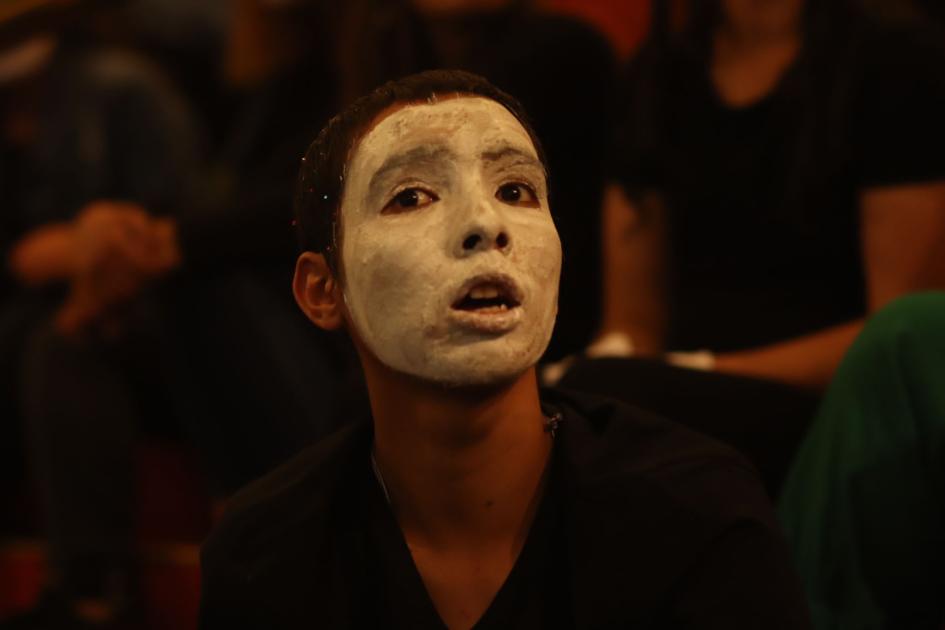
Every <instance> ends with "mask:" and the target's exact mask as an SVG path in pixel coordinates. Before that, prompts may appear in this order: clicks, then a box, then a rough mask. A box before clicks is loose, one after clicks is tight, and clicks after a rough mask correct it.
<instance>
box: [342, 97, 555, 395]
mask: <svg viewBox="0 0 945 630" xmlns="http://www.w3.org/2000/svg"><path fill="white" fill-rule="evenodd" d="M348 173H349V176H348V180H347V183H346V186H345V191H344V197H343V199H342V204H341V218H342V225H341V227H342V256H341V258H342V264H343V266H344V279H345V288H344V293H345V300H346V302H347V304H348V307H349V311H350V313H351V317H352V319H353V321H354V326H355V328H356V330H357V332H358V335H359V336H360V338H361V339H362V340H363V341H364V343H365V344H366V345H367V347H368V348H369V349H370V350H371V352H373V353H374V354H375V355H376V356H377V358H378V359H379V360H380V361H381V362H382V363H384V364H385V365H387V366H388V367H391V368H393V369H395V370H397V371H400V372H404V373H407V374H411V375H414V376H417V377H420V378H422V379H425V380H429V381H435V382H439V383H444V384H450V385H484V384H491V383H499V382H502V381H505V380H509V379H512V378H515V377H516V376H518V375H520V374H522V373H523V372H524V371H525V370H526V369H528V368H529V367H531V366H532V365H534V364H535V363H536V362H537V361H538V358H539V357H540V356H541V354H542V353H543V352H544V350H545V348H546V347H547V345H548V341H549V340H550V338H551V332H552V329H553V327H554V321H555V315H556V314H557V302H558V278H559V275H560V272H561V242H560V241H559V239H558V233H557V231H556V230H555V226H554V223H553V221H552V219H551V214H550V211H549V209H548V193H547V186H546V182H545V175H544V171H543V169H542V167H541V164H540V162H539V160H538V155H537V152H536V151H535V147H534V145H533V144H532V142H531V140H530V138H529V137H528V133H527V132H526V131H525V129H524V128H523V127H522V125H521V124H520V123H519V122H518V120H516V119H515V117H514V116H513V115H512V114H511V113H509V111H508V110H506V109H505V108H504V107H502V106H501V105H499V104H498V103H496V102H494V101H491V100H488V99H485V98H479V97H457V98H450V99H446V100H441V101H439V102H434V103H424V104H417V105H409V106H406V107H404V108H402V109H399V110H397V111H395V112H393V113H392V114H390V115H388V116H387V117H386V118H384V119H382V120H381V121H380V122H379V123H377V125H376V126H375V127H374V128H373V129H372V130H371V131H370V132H369V133H368V134H367V135H366V136H365V137H364V138H363V139H362V140H361V142H360V143H359V145H358V146H357V148H356V150H355V151H354V153H353V155H352V158H351V160H350V162H349V168H348Z"/></svg>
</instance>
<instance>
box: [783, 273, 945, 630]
mask: <svg viewBox="0 0 945 630" xmlns="http://www.w3.org/2000/svg"><path fill="white" fill-rule="evenodd" d="M943 322H945V293H943V292H941V291H929V292H924V293H919V294H913V295H909V296H906V297H902V298H898V299H896V300H893V301H892V302H890V303H889V304H888V305H887V306H885V307H883V308H882V309H881V310H880V311H879V312H878V313H876V314H875V315H874V316H873V317H871V318H870V320H869V321H868V322H867V324H866V326H864V328H863V332H862V333H861V334H860V335H859V336H858V337H857V339H856V340H855V341H854V343H853V345H852V346H851V348H850V350H849V351H848V352H847V354H846V356H845V357H844V359H843V362H842V363H841V364H840V367H839V368H838V369H837V373H836V375H835V376H834V379H833V381H832V382H831V383H830V387H829V388H828V390H827V392H826V393H825V395H824V400H823V404H822V405H821V407H820V409H819V410H818V412H817V415H816V417H815V419H814V422H813V424H812V425H811V428H810V431H809V433H808V435H807V437H806V439H805V440H804V442H803V444H802V445H801V448H800V450H799V451H798V455H797V458H796V459H795V462H794V464H793V466H792V468H791V471H790V474H789V475H788V477H787V480H786V481H785V485H784V492H783V493H782V496H781V499H780V501H779V503H778V511H779V515H780V520H781V523H782V524H783V526H784V528H785V531H786V533H787V534H788V539H789V542H790V545H791V549H792V552H793V556H794V563H795V566H796V567H797V569H798V571H799V573H800V574H801V577H802V580H803V582H804V586H805V589H806V591H807V595H808V601H809V602H810V607H811V613H812V618H813V621H814V627H815V628H817V629H818V630H831V629H838V630H839V629H843V628H877V629H879V628H883V629H888V630H926V629H927V630H933V629H940V628H941V627H942V621H943V620H945V600H943V599H942V591H943V589H945V564H943V558H945V494H943V492H942V484H943V481H945V476H943V473H945V467H943V466H942V463H943V462H945V387H943V386H942V384H943V383H945V326H943Z"/></svg>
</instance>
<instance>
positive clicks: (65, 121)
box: [0, 3, 200, 628]
mask: <svg viewBox="0 0 945 630" xmlns="http://www.w3.org/2000/svg"><path fill="white" fill-rule="evenodd" d="M26 4H28V5H30V6H29V7H27V8H25V9H24V10H23V12H22V13H18V12H17V11H11V14H13V15H14V18H10V17H9V15H11V14H8V16H7V17H8V19H10V20H11V23H12V24H11V23H4V24H3V26H2V28H0V30H2V32H3V33H4V34H5V35H8V36H9V35H10V33H11V31H12V32H13V33H15V36H10V38H9V39H6V40H4V42H5V43H4V45H3V51H2V53H0V68H2V69H0V74H2V75H3V86H2V90H0V123H2V127H0V129H2V137H0V156H2V157H0V159H2V161H3V165H2V168H0V191H2V193H0V194H2V199H3V207H2V210H0V260H2V263H3V264H2V270H3V275H2V288H0V321H2V330H0V347H2V351H0V362H2V363H3V373H4V376H5V386H6V387H8V391H5V392H4V394H5V396H4V397H5V399H6V400H5V401H4V406H5V409H6V410H10V411H11V412H12V413H10V414H9V415H6V414H5V415H4V416H3V420H2V422H3V424H4V425H5V426H4V427H3V429H4V433H8V434H12V435H14V436H16V437H14V439H13V440H11V442H12V443H14V444H16V443H19V442H20V439H19V437H18V433H19V425H20V422H21V421H22V425H23V427H24V430H25V432H26V435H27V437H28V443H29V463H30V464H31V467H32V471H33V473H34V475H33V476H34V481H35V483H36V486H37V488H38V489H39V490H40V493H41V500H40V503H41V505H42V508H43V514H44V516H45V521H46V533H47V535H48V539H49V562H50V581H49V584H48V588H47V593H46V595H45V596H44V600H43V602H42V604H41V605H40V607H39V608H38V609H37V610H35V611H32V612H29V613H27V614H25V615H24V616H20V617H18V618H16V619H14V620H10V621H7V622H2V625H3V627H15V628H31V627H49V626H53V627H63V626H64V627H72V626H71V625H69V624H73V623H76V624H77V623H79V621H80V620H85V621H87V622H89V623H92V622H105V621H110V620H113V617H115V616H117V615H118V611H124V610H125V608H126V607H127V606H128V605H129V602H130V600H131V599H132V598H133V594H132V591H133V587H132V586H131V584H130V581H131V580H130V577H129V573H130V567H129V565H130V563H131V561H130V540H129V538H130V535H131V530H132V527H131V524H130V518H131V516H130V514H131V505H132V503H131V499H130V494H131V489H132V485H133V475H132V471H133V465H132V464H133V461H132V451H133V449H132V438H133V435H134V432H135V430H136V429H137V427H138V425H139V422H138V421H139V420H140V418H141V416H142V415H143V412H150V414H149V415H150V416H151V417H152V418H153V419H155V421H156V424H157V425H158V426H161V427H167V426H174V425H175V423H176V421H178V420H180V419H181V418H182V414H183V402H182V400H181V399H179V398H178V392H174V391H172V390H173V387H172V386H171V384H170V383H169V382H168V379H169V377H170V375H171V372H170V371H169V370H168V364H169V362H171V361H172V359H170V357H169V356H168V353H167V352H165V351H164V350H165V349H166V348H168V343H167V342H168V339H167V338H166V337H164V336H163V335H164V331H163V330H162V329H161V326H160V322H159V321H158V315H157V313H156V312H155V310H153V309H152V308H151V307H152V306H153V305H152V303H151V302H150V300H149V299H148V298H147V297H145V298H143V299H141V300H138V301H136V302H134V303H130V302H128V298H129V297H130V296H132V295H134V294H136V293H137V292H138V290H139V287H140V286H141V285H142V283H144V282H145V281H146V279H147V278H148V277H150V276H152V275H159V274H163V273H166V272H167V271H168V270H170V269H171V268H173V267H175V266H176V265H177V264H178V262H179V254H178V252H177V251H176V248H174V247H172V246H170V239H169V238H168V234H169V221H170V219H169V217H170V216H172V215H173V214H174V213H177V212H181V211H182V210H183V209H186V208H188V207H189V206H190V205H191V203H192V197H193V194H194V190H195V188H196V181H197V177H198V176H199V173H200V156H199V133H198V129H197V127H196V125H195V123H194V121H193V119H192V118H191V116H190V114H189V111H188V109H187V107H186V105H185V104H184V102H183V101H182V100H181V99H180V97H179V96H178V95H177V94H176V93H175V92H174V90H173V89H172V88H171V86H170V85H169V84H168V83H167V81H166V80H165V79H163V77H162V76H161V75H160V73H158V72H157V71H156V69H154V68H153V67H151V66H150V65H148V64H147V63H145V62H143V61H141V60H140V59H137V58H135V57H133V56H130V55H127V54H124V53H121V52H117V51H114V50H104V49H96V48H94V47H84V46H77V45H74V44H73V42H72V40H71V37H70V34H71V31H70V32H68V33H67V32H66V31H65V30H64V29H55V28H53V25H52V24H49V23H47V22H45V21H43V20H40V19H38V18H36V17H34V16H35V15H36V14H31V13H30V11H32V10H35V11H37V12H43V13H42V14H43V15H46V16H50V15H53V14H54V13H55V12H56V5H49V6H46V5H45V4H44V3H39V4H37V3H26ZM62 6H63V7H65V6H72V5H62ZM76 6H78V5H76ZM46 11H51V12H50V13H46ZM17 16H20V17H19V19H22V20H23V21H24V22H23V23H17V22H16V19H15V18H16V17H17ZM58 17H60V18H61V17H62V16H58ZM25 23H29V25H30V27H29V28H26V27H23V28H14V26H17V25H19V26H22V24H25ZM145 208H146V209H147V210H145ZM125 259H130V260H133V261H134V262H135V268H134V270H133V271H127V270H126V268H125V267H123V266H122V265H116V264H115V261H117V260H125ZM119 303H121V308H114V307H117V306H118V305H119ZM89 304H97V305H103V306H102V307H101V308H98V307H97V308H98V311H97V313H96V317H95V319H94V320H89V321H85V322H82V323H81V326H80V325H79V322H78V321H77V319H76V317H75V315H76V313H78V312H80V311H82V310H83V309H85V308H86V307H87V305H89ZM6 378H9V381H6ZM165 430H166V429H165ZM8 498H9V497H3V499H4V500H5V501H6V500H8Z"/></svg>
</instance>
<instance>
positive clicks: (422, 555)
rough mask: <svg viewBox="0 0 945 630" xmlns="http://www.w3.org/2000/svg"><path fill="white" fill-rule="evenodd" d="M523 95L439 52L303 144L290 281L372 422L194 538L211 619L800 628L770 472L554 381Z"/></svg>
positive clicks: (534, 147)
mask: <svg viewBox="0 0 945 630" xmlns="http://www.w3.org/2000/svg"><path fill="white" fill-rule="evenodd" d="M543 164H544V160H543V154H542V151H541V148H540V145H539V143H538V140H537V138H535V136H534V133H533V132H532V131H531V128H530V127H529V125H528V124H527V122H525V118H524V114H523V113H522V111H521V108H520V106H519V105H518V104H517V103H516V102H515V101H514V99H512V98H511V97H509V96H508V95H506V94H504V93H502V92H500V91H499V90H497V89H496V88H494V87H493V86H491V85H490V84H489V83H487V82H486V81H485V80H483V79H481V78H479V77H476V76H474V75H470V74H467V73H463V72H457V71H436V72H427V73H423V74H419V75H414V76H411V77H408V78H405V79H401V80H399V81H396V82H393V83H389V84H387V85H385V86H383V87H382V88H379V89H378V90H376V91H374V92H373V93H371V94H369V95H368V96H366V97H364V98H362V99H361V100H359V101H358V102H356V103H355V104H353V105H352V106H351V107H350V108H349V109H347V110H346V111H344V112H343V113H342V114H341V115H339V116H338V117H336V118H335V119H333V120H332V121H331V122H330V123H329V124H328V126H327V127H326V128H325V129H324V130H323V131H322V133H321V134H320V135H319V137H318V138H317V139H316V141H315V143H314V144H313V145H312V148H311V149H310V150H309V153H308V156H307V157H306V159H305V160H304V162H303V165H302V172H301V176H300V195H299V203H298V206H297V218H298V223H299V227H300V231H301V234H302V244H303V249H304V250H305V251H304V253H303V254H302V255H301V256H300V257H299V260H298V264H297V267H296V275H295V282H294V287H293V288H294V291H295V296H296V299H297V301H298V303H299V305H300V307H301V308H302V310H303V311H304V312H305V313H306V314H307V315H308V317H309V318H310V319H311V320H312V321H313V322H314V323H315V324H316V325H318V326H321V327H322V328H326V329H341V328H343V329H345V330H346V331H347V332H348V334H349V335H350V336H351V338H352V340H353V341H354V344H355V346H356V348H357V350H358V352H359V354H360V357H361V361H362V365H363V368H364V373H365V377H366V381H367V385H368V390H369V395H370V403H371V410H372V416H373V418H372V420H373V422H370V423H361V424H354V425H353V426H351V427H349V428H348V429H345V430H344V431H342V432H341V433H339V434H337V435H335V436H334V437H332V438H329V439H328V440H327V441H325V442H322V443H319V444H317V445H316V446H314V447H312V448H310V449H309V450H307V451H305V452H304V453H303V454H302V455H300V456H299V457H297V458H296V459H294V460H293V461H291V462H290V463H288V464H287V465H285V466H284V467H283V468H281V469H279V470H278V471H276V472H275V473H273V474H272V475H270V476H268V477H266V478H264V479H263V480H261V481H259V482H257V483H256V484H254V485H253V486H251V487H250V488H248V489H246V490H245V491H244V492H243V493H242V495H241V496H239V497H238V498H237V499H236V500H235V501H234V503H233V505H232V508H231V510H230V512H229V514H228V516H227V518H226V519H225V520H224V522H223V523H222V524H221V526H220V527H219V529H218V530H217V531H216V532H215V534H214V535H213V536H212V538H211V540H210V541H209V542H208V543H207V545H206V547H205V549H204V557H203V569H204V587H203V601H202V606H201V626H202V627H203V628H205V629H211V628H227V629H232V628H267V629H268V628H411V629H416V628H443V627H444V626H445V627H448V628H471V627H476V628H628V627H633V628H664V627H667V628H745V627H751V628H803V627H807V613H806V610H805V607H804V603H803V595H802V593H801V589H800V586H799V584H798V582H797V579H796V577H795V576H794V574H793V572H792V571H791V569H790V568H789V560H788V556H787V552H786V548H785V545H784V543H783V541H782V539H781V535H780V533H779V532H778V530H777V526H776V525H775V522H774V518H773V515H772V512H771V509H770V507H769V506H768V505H767V503H766V501H765V498H764V494H763V491H762V489H761V487H760V485H759V483H758V481H757V480H756V478H755V475H754V473H753V472H752V470H751V469H750V468H749V467H748V465H747V464H745V463H744V462H743V461H742V460H741V459H740V458H739V457H737V456H736V455H734V454H733V453H732V452H730V451H728V450H725V449H724V448H723V447H721V446H719V445H716V444H714V443H711V442H709V441H707V440H705V439H703V438H701V437H699V436H697V435H695V434H692V433H689V432H686V431H684V430H683V429H680V428H678V427H676V426H674V425H671V424H670V423H668V422H665V421H662V420H660V419H658V418H653V417H649V416H645V415H643V414H640V413H639V412H636V411H633V410H630V409H627V408H623V407H619V406H618V405H616V404H614V403H610V402H601V401H588V400H584V399H582V398H578V397H570V396H564V395H562V394H559V393H553V392H548V393H545V394H542V395H541V396H539V390H538V386H537V383H536V377H535V363H536V362H537V360H538V358H539V356H540V355H541V354H542V351H543V350H544V348H545V346H546V345H547V343H548V340H549V338H550V336H551V332H552V328H553V325H554V319H555V313H556V310H557V306H556V302H557V280H558V274H559V272H560V265H561V249H560V243H559V240H558V236H557V233H556V231H555V226H554V223H553V222H552V218H551V213H550V210H549V205H548V188H547V183H546V179H545V169H544V166H543Z"/></svg>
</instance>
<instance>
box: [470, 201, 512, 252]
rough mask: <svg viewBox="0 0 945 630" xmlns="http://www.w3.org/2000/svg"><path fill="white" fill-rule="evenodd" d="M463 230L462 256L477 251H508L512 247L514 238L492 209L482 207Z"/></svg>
mask: <svg viewBox="0 0 945 630" xmlns="http://www.w3.org/2000/svg"><path fill="white" fill-rule="evenodd" d="M471 219H472V220H471V221H470V222H469V224H468V225H467V226H466V228H465V229H464V230H463V231H462V232H461V236H460V247H459V254H460V256H469V255H471V254H474V253H476V252H485V251H490V250H493V249H495V250H498V251H499V252H502V253H503V254H504V253H507V252H508V251H509V249H510V248H511V247H512V238H511V237H510V235H509V231H508V229H507V228H506V227H505V225H504V224H503V222H502V220H501V219H500V217H499V216H498V215H497V214H496V213H495V212H494V211H492V210H487V209H481V210H480V211H479V212H478V213H476V215H475V216H473V217H471Z"/></svg>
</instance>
